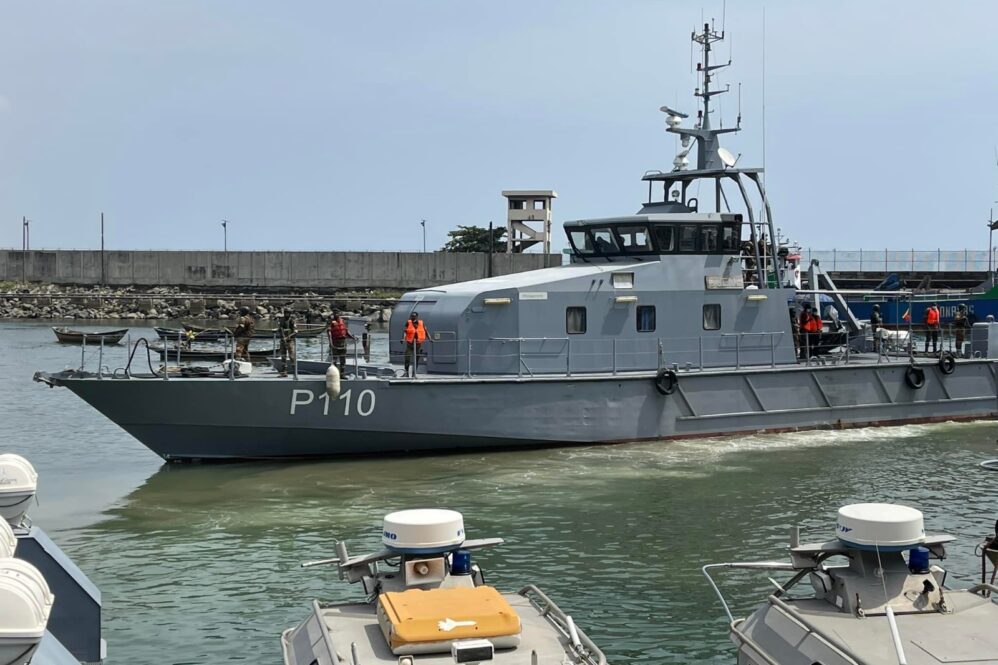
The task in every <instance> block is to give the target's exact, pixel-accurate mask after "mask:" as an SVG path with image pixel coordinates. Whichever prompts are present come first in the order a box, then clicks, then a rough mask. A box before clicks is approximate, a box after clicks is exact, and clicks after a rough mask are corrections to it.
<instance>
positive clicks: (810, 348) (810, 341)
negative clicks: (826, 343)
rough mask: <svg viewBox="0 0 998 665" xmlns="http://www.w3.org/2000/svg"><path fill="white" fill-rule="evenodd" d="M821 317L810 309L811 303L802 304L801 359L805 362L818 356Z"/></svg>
mask: <svg viewBox="0 0 998 665" xmlns="http://www.w3.org/2000/svg"><path fill="white" fill-rule="evenodd" d="M821 328H822V324H821V316H819V315H818V314H817V312H815V311H813V310H812V309H811V303H808V302H806V303H804V306H803V311H802V312H801V313H800V330H801V333H802V334H803V337H804V348H803V349H802V350H803V354H802V356H801V357H802V358H804V359H805V360H806V359H807V358H809V357H811V356H816V355H818V344H819V342H820V341H821Z"/></svg>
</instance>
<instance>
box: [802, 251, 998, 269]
mask: <svg viewBox="0 0 998 665" xmlns="http://www.w3.org/2000/svg"><path fill="white" fill-rule="evenodd" d="M996 256H998V255H996ZM801 258H802V259H803V265H804V266H805V267H806V266H807V265H809V264H810V263H811V260H812V259H816V260H818V261H819V262H820V264H821V267H822V268H824V269H825V270H830V271H839V272H987V271H988V267H989V263H988V250H986V249H982V250H977V249H930V250H921V249H857V250H843V249H810V248H807V249H802V250H801ZM995 264H996V262H995V257H994V256H993V257H992V262H991V264H990V265H992V266H993V265H995Z"/></svg>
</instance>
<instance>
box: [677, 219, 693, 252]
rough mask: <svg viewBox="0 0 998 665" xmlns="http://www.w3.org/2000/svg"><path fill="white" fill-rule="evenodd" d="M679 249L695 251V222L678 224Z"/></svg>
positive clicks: (681, 250)
mask: <svg viewBox="0 0 998 665" xmlns="http://www.w3.org/2000/svg"><path fill="white" fill-rule="evenodd" d="M679 251H680V252H687V253H693V252H696V251H697V227H696V224H681V225H680V226H679Z"/></svg>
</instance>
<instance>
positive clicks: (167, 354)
mask: <svg viewBox="0 0 998 665" xmlns="http://www.w3.org/2000/svg"><path fill="white" fill-rule="evenodd" d="M149 349H150V350H151V351H153V352H154V353H158V354H159V357H160V358H165V359H167V360H172V361H175V360H177V358H178V356H179V358H180V360H181V361H204V362H222V361H223V360H226V359H228V358H229V356H230V355H231V353H232V351H231V350H230V349H225V348H216V349H210V348H208V349H205V348H198V349H193V348H192V349H186V348H183V347H180V348H179V349H178V348H177V345H176V344H168V345H164V344H162V343H160V344H157V343H155V342H152V343H150V344H149ZM273 355H274V349H250V350H249V356H250V360H251V361H253V362H255V363H265V362H267V360H268V359H269V358H270V357H271V356H273Z"/></svg>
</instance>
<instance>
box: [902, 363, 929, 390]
mask: <svg viewBox="0 0 998 665" xmlns="http://www.w3.org/2000/svg"><path fill="white" fill-rule="evenodd" d="M904 382H905V383H907V384H908V387H909V388H911V389H912V390H918V389H919V388H922V387H923V386H925V371H924V370H923V369H922V368H921V367H915V366H914V365H909V366H908V369H906V370H905V371H904Z"/></svg>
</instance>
